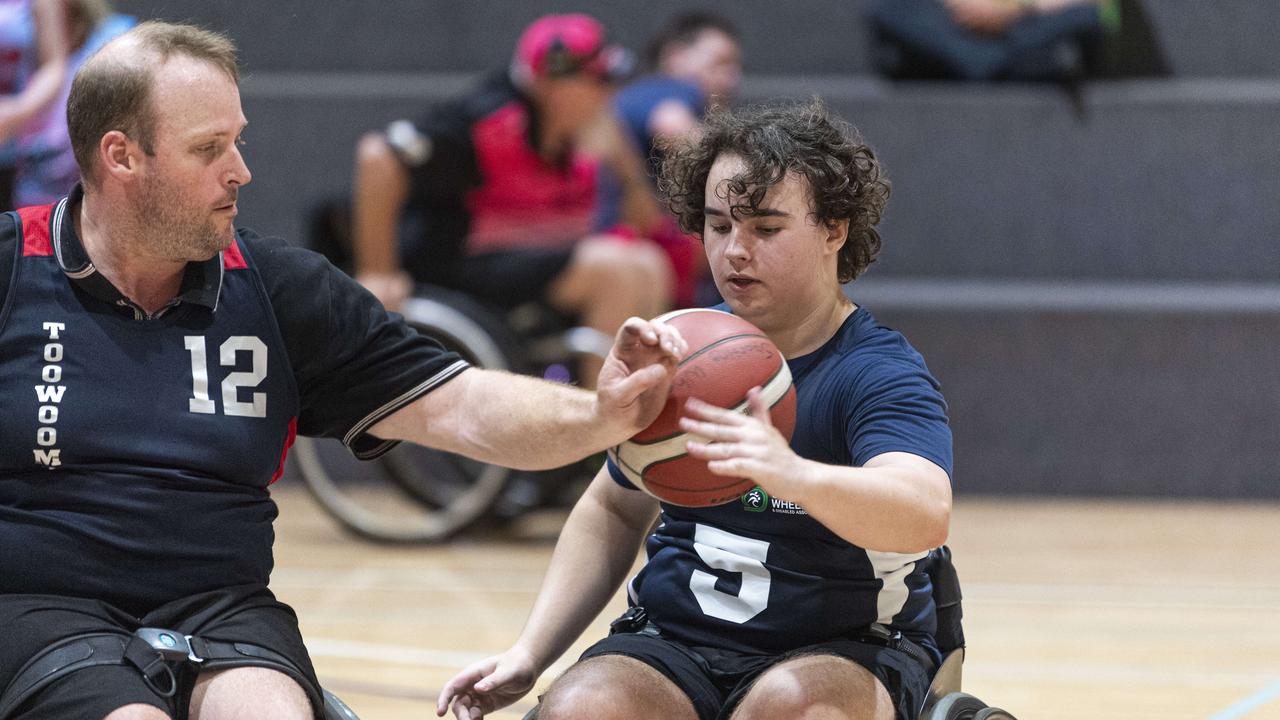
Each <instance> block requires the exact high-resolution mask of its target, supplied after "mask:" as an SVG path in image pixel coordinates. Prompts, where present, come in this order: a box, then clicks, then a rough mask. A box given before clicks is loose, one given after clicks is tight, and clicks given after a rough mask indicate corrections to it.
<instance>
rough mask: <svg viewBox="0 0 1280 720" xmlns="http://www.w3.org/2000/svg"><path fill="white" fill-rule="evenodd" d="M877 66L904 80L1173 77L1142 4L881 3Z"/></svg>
mask: <svg viewBox="0 0 1280 720" xmlns="http://www.w3.org/2000/svg"><path fill="white" fill-rule="evenodd" d="M868 12H869V14H870V18H871V22H872V25H873V27H874V30H875V32H876V35H877V40H878V44H877V46H876V50H875V52H876V57H875V60H876V65H877V66H878V67H879V69H880V70H881V72H883V73H884V74H885V75H888V76H889V77H893V78H898V79H957V80H1024V81H1026V80H1030V81H1037V80H1047V81H1065V82H1071V81H1075V80H1080V79H1083V78H1086V77H1121V76H1160V75H1167V74H1168V73H1169V71H1168V64H1167V62H1166V61H1165V60H1164V56H1163V53H1162V52H1161V51H1160V48H1159V46H1158V43H1157V42H1156V39H1155V36H1154V33H1153V32H1152V29H1151V25H1150V23H1149V22H1148V21H1147V19H1146V16H1145V13H1144V12H1143V9H1142V5H1141V3H1140V0H875V2H872V3H871V5H870V6H869V9H868Z"/></svg>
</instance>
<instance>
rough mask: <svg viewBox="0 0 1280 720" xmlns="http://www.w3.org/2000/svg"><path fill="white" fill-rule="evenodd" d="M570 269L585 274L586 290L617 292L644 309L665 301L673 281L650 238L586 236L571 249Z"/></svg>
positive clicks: (666, 265)
mask: <svg viewBox="0 0 1280 720" xmlns="http://www.w3.org/2000/svg"><path fill="white" fill-rule="evenodd" d="M572 269H573V270H575V271H577V272H579V273H581V274H582V275H583V276H584V277H585V278H587V284H588V285H589V286H590V288H591V289H590V291H589V293H588V294H593V295H595V294H605V295H608V296H612V297H619V295H621V296H624V297H626V298H628V299H629V300H630V301H631V302H632V303H634V304H636V305H637V306H642V307H641V309H644V310H647V309H648V307H645V306H655V307H656V306H661V305H662V304H663V303H664V302H666V301H668V300H669V298H670V296H671V293H672V287H673V283H674V280H673V278H672V273H671V268H670V263H668V262H667V259H666V256H665V255H664V254H663V253H662V250H660V249H659V248H658V247H657V246H655V245H654V244H653V243H650V242H635V243H622V242H618V241H616V240H608V239H605V240H599V239H590V240H586V241H584V242H583V243H582V244H581V245H580V246H579V247H578V249H577V251H575V253H574V256H573V261H572Z"/></svg>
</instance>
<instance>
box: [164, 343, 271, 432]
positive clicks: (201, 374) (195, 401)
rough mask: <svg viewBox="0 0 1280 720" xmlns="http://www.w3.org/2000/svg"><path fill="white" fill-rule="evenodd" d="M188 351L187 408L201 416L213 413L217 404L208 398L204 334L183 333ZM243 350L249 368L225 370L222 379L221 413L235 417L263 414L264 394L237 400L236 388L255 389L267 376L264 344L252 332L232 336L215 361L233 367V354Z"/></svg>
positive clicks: (234, 358) (207, 371) (265, 395)
mask: <svg viewBox="0 0 1280 720" xmlns="http://www.w3.org/2000/svg"><path fill="white" fill-rule="evenodd" d="M183 343H184V344H185V346H186V348H187V350H188V351H190V353H191V394H192V395H194V396H195V397H192V398H190V400H189V401H188V409H189V410H190V411H191V412H193V413H199V414H201V415H213V414H214V413H216V412H217V411H218V409H217V406H216V405H215V404H214V402H213V400H212V399H211V398H210V397H209V361H208V359H207V354H206V352H205V342H204V337H203V336H201V335H187V336H185V337H184V338H183ZM240 351H245V352H248V353H250V356H251V357H252V359H253V369H252V370H249V371H248V372H233V373H228V374H227V377H226V378H225V379H224V380H223V381H222V412H223V413H225V414H227V415H235V416H237V417H266V416H267V394H266V393H260V392H256V393H254V394H253V399H252V401H250V402H244V401H242V400H240V399H239V397H240V396H239V391H240V388H255V387H258V385H260V384H262V381H263V380H264V379H265V378H266V377H267V346H266V344H265V343H263V342H262V340H261V339H259V338H257V337H255V336H253V335H232V336H231V337H229V338H227V340H226V342H224V343H222V347H221V348H219V352H218V360H219V363H220V364H221V365H222V366H223V367H235V364H236V353H237V352H240Z"/></svg>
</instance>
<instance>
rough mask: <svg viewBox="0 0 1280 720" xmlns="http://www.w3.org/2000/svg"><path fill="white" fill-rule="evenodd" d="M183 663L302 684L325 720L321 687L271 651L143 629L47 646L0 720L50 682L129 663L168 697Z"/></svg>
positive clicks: (4, 697) (0, 701)
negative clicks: (253, 670)
mask: <svg viewBox="0 0 1280 720" xmlns="http://www.w3.org/2000/svg"><path fill="white" fill-rule="evenodd" d="M185 663H194V664H196V665H197V666H198V667H199V668H200V669H201V670H221V669H228V668H233V667H261V668H267V669H270V670H276V671H278V672H282V673H284V674H285V675H288V676H289V677H291V678H293V679H294V680H295V681H296V682H297V683H298V684H299V685H301V686H302V689H303V690H304V691H305V692H306V693H307V698H308V699H309V700H310V701H311V707H312V709H313V711H314V712H315V715H316V717H317V718H323V717H324V715H323V713H324V704H325V703H324V697H323V696H322V695H321V693H320V689H319V688H318V687H317V686H316V685H315V683H314V682H313V681H312V680H311V679H310V678H309V677H308V676H307V675H306V674H305V673H303V672H302V670H300V669H299V668H298V667H297V665H295V664H294V663H293V661H291V660H290V659H289V658H287V657H285V656H284V655H281V654H280V653H278V652H275V651H274V650H270V649H268V648H264V647H261V646H259V645H254V644H252V643H244V642H223V641H219V640H206V639H203V638H199V637H193V636H189V635H182V634H180V633H178V632H175V631H173V630H164V629H159V628H142V629H140V630H138V631H137V632H136V633H134V634H133V635H123V634H116V633H90V634H86V635H76V636H73V637H69V638H66V639H64V640H61V641H59V642H57V643H55V644H53V645H50V646H49V647H48V648H46V649H45V650H43V651H42V652H40V653H39V654H37V655H36V656H35V657H33V658H31V659H30V660H28V661H27V663H26V664H25V665H23V666H22V669H21V670H19V671H18V673H17V674H16V675H14V677H13V679H12V680H11V681H9V685H8V687H6V688H5V689H4V692H3V693H0V720H7V718H9V717H10V716H11V715H12V714H13V712H14V711H16V710H17V709H18V708H19V707H20V706H21V705H22V704H23V703H25V702H26V701H27V700H29V699H31V697H33V696H34V695H35V694H36V693H38V692H40V691H41V690H42V689H44V688H46V687H48V686H49V685H50V684H51V683H53V682H54V681H56V680H58V679H60V678H62V677H65V676H67V675H69V674H70V673H73V672H76V671H77V670H83V669H85V668H89V667H95V666H98V665H132V666H133V667H134V668H136V669H137V670H138V672H140V673H142V676H143V678H144V679H145V680H146V682H147V684H148V685H149V686H150V687H151V689H152V690H154V691H155V692H156V693H157V694H159V695H160V696H161V697H165V698H171V697H173V696H174V694H175V693H176V692H177V690H178V683H177V680H176V678H175V676H174V670H175V668H176V667H179V666H180V665H181V664H185Z"/></svg>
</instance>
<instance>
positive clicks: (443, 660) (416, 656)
mask: <svg viewBox="0 0 1280 720" xmlns="http://www.w3.org/2000/svg"><path fill="white" fill-rule="evenodd" d="M307 651H308V652H309V653H310V654H312V655H314V656H319V657H333V658H343V659H346V660H369V661H372V662H390V663H403V664H405V665H423V666H426V667H435V668H448V669H450V670H460V669H462V668H464V667H466V666H467V665H470V664H471V663H473V662H475V661H477V660H483V659H484V658H486V657H489V655H488V654H482V653H474V652H458V651H456V650H431V649H428V648H418V647H409V646H406V645H387V644H384V643H367V642H358V641H354V640H324V639H314V638H308V639H307Z"/></svg>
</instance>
